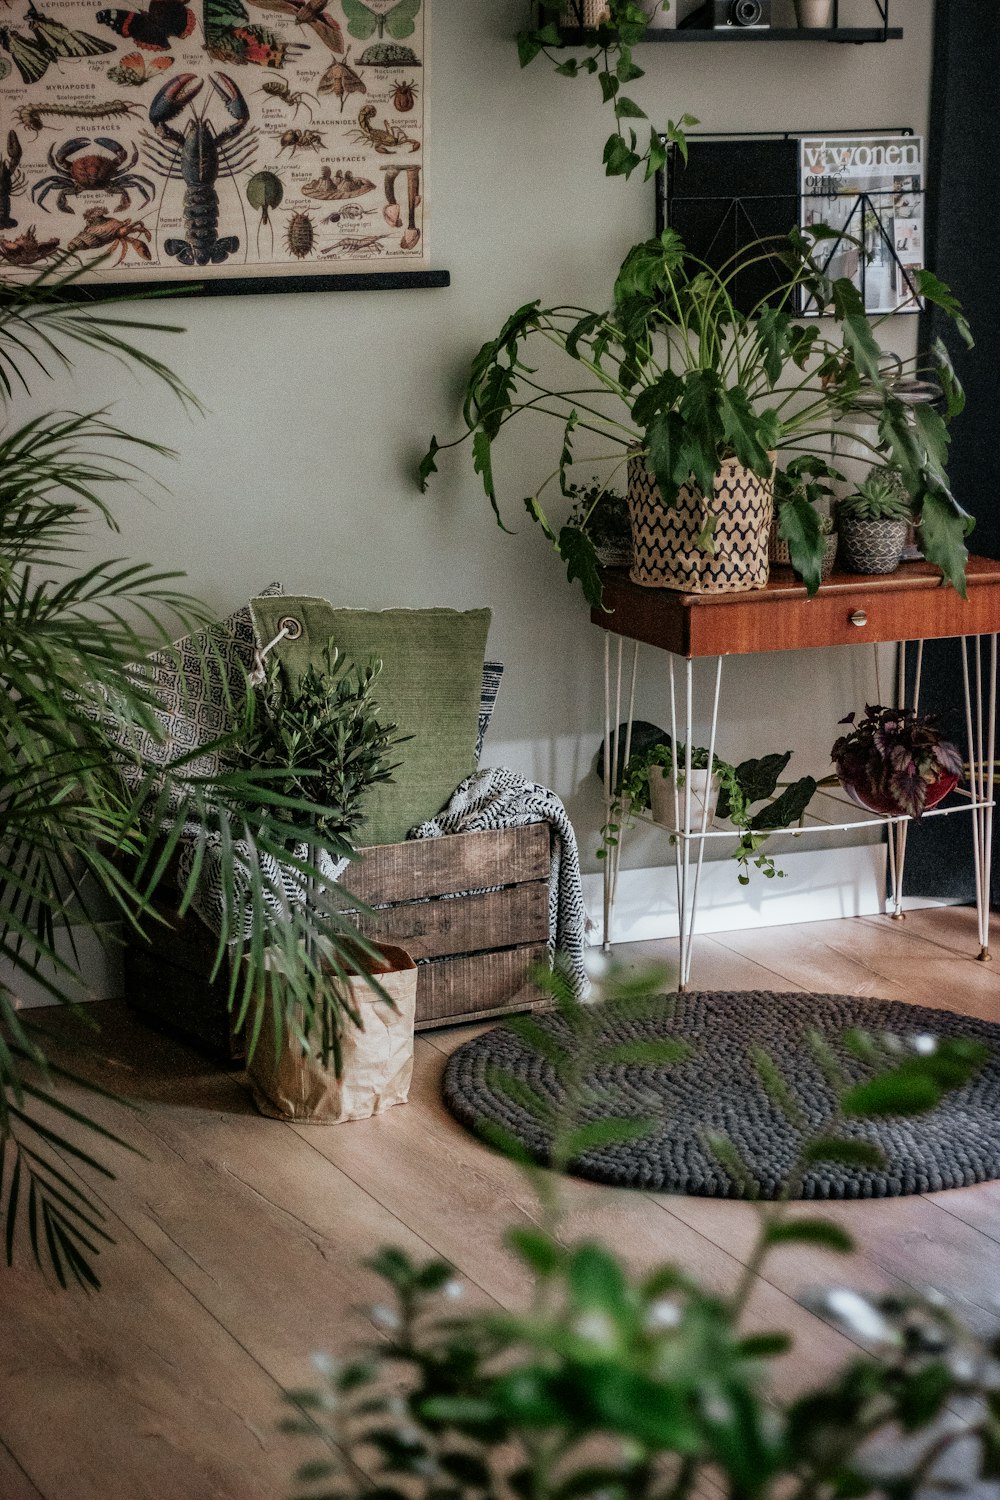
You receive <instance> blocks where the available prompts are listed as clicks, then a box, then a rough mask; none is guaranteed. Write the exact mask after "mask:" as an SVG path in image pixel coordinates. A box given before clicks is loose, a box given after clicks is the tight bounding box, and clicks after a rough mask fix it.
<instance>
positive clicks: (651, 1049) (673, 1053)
mask: <svg viewBox="0 0 1000 1500" xmlns="http://www.w3.org/2000/svg"><path fill="white" fill-rule="evenodd" d="M690 1055H691V1049H690V1047H689V1046H688V1045H687V1043H686V1042H671V1041H659V1042H620V1043H619V1044H618V1046H616V1047H611V1048H609V1049H608V1050H607V1051H606V1052H602V1053H601V1057H600V1061H601V1062H602V1063H635V1064H636V1065H637V1066H643V1067H653V1068H662V1067H666V1066H668V1065H669V1064H671V1063H680V1062H686V1061H687V1059H688V1058H689V1057H690Z"/></svg>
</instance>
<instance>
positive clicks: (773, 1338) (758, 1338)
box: [736, 1333, 794, 1359]
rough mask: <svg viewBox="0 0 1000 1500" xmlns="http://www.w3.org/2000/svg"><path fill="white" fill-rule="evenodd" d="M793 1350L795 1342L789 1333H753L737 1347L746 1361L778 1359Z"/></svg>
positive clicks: (741, 1340)
mask: <svg viewBox="0 0 1000 1500" xmlns="http://www.w3.org/2000/svg"><path fill="white" fill-rule="evenodd" d="M792 1348H794V1341H793V1339H792V1338H791V1336H790V1335H789V1334H787V1333H752V1334H749V1335H748V1337H747V1338H744V1339H740V1341H739V1343H738V1344H737V1346H736V1349H737V1353H738V1354H741V1355H742V1356H743V1358H744V1359H777V1358H778V1357H779V1356H780V1355H782V1354H787V1353H788V1352H789V1350H791V1349H792Z"/></svg>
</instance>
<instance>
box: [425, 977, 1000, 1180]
mask: <svg viewBox="0 0 1000 1500" xmlns="http://www.w3.org/2000/svg"><path fill="white" fill-rule="evenodd" d="M604 1016H605V1020H604V1025H603V1034H602V1041H603V1040H604V1039H605V1036H606V1039H607V1040H608V1042H609V1043H614V1042H630V1041H651V1040H655V1039H660V1038H673V1039H679V1040H683V1041H684V1042H686V1043H687V1045H688V1047H689V1048H690V1055H689V1056H688V1057H687V1059H686V1060H685V1061H683V1062H680V1063H673V1064H671V1065H669V1066H650V1065H636V1064H634V1063H628V1064H622V1063H617V1064H613V1065H605V1066H602V1067H601V1068H599V1069H597V1070H595V1073H594V1075H593V1076H592V1079H591V1080H590V1081H591V1083H592V1084H594V1085H595V1086H596V1087H595V1089H594V1098H593V1099H592V1100H590V1101H589V1102H588V1103H587V1105H586V1106H585V1108H584V1110H583V1117H584V1118H585V1119H599V1118H601V1116H602V1114H604V1115H607V1114H613V1115H616V1116H619V1117H621V1116H634V1117H640V1118H642V1117H647V1118H652V1119H655V1120H657V1121H658V1122H659V1123H658V1124H657V1126H656V1127H655V1129H654V1130H653V1131H652V1133H650V1134H649V1135H646V1136H644V1137H643V1138H642V1139H641V1140H637V1141H629V1142H627V1143H624V1144H622V1143H616V1144H614V1145H610V1146H603V1147H601V1148H599V1149H593V1150H589V1151H586V1152H584V1153H582V1154H581V1155H580V1157H579V1158H578V1159H577V1160H576V1161H575V1162H574V1163H573V1173H574V1175H575V1176H579V1177H587V1178H590V1179H591V1180H592V1181H595V1182H603V1183H607V1184H610V1185H612V1186H616V1187H633V1188H643V1189H647V1190H654V1191H661V1192H673V1193H688V1194H692V1195H697V1196H702V1197H714V1198H739V1197H743V1196H746V1194H745V1191H744V1190H743V1189H742V1188H741V1186H740V1184H739V1182H738V1181H736V1180H734V1178H733V1177H730V1176H729V1174H728V1173H727V1172H726V1171H725V1170H724V1168H723V1167H722V1166H721V1165H720V1163H719V1161H718V1160H717V1159H716V1157H715V1155H714V1154H713V1152H712V1150H711V1148H710V1147H709V1146H708V1144H707V1143H706V1136H710V1135H712V1134H713V1133H714V1134H718V1135H723V1136H726V1137H728V1139H729V1140H730V1141H731V1142H732V1144H733V1145H734V1146H736V1147H737V1148H738V1149H739V1151H740V1153H741V1155H742V1156H743V1158H744V1160H745V1161H746V1162H748V1163H749V1164H750V1165H752V1167H753V1171H754V1175H755V1176H756V1178H757V1180H758V1183H759V1185H760V1190H761V1194H762V1195H763V1196H764V1197H771V1198H773V1197H775V1196H777V1194H778V1193H780V1191H781V1189H782V1186H783V1184H784V1182H785V1180H786V1177H787V1175H788V1172H789V1168H790V1167H791V1165H792V1163H793V1162H794V1161H795V1159H796V1156H797V1154H798V1152H799V1149H800V1147H801V1144H802V1139H803V1138H802V1136H801V1135H800V1134H799V1132H798V1131H797V1130H796V1129H795V1128H794V1126H792V1125H791V1124H790V1123H789V1121H788V1120H787V1119H786V1118H785V1116H784V1115H783V1114H782V1113H781V1112H780V1111H779V1110H778V1109H776V1108H775V1107H774V1106H773V1105H772V1103H771V1102H770V1100H769V1099H768V1097H767V1094H766V1093H765V1092H764V1089H763V1088H762V1087H761V1084H760V1083H759V1081H758V1078H757V1074H756V1071H755V1068H754V1065H753V1062H752V1059H751V1056H750V1052H751V1049H752V1048H755V1047H759V1048H762V1049H763V1050H764V1051H766V1052H767V1053H769V1054H770V1056H771V1057H772V1058H773V1059H774V1061H775V1062H776V1063H777V1064H778V1066H779V1068H780V1069H781V1071H782V1073H783V1074H784V1076H785V1078H786V1080H787V1082H788V1084H789V1085H790V1087H791V1090H792V1092H793V1093H794V1095H795V1098H796V1099H797V1100H798V1103H799V1105H800V1107H801V1109H802V1111H803V1112H804V1114H805V1117H806V1118H807V1119H808V1121H809V1126H810V1131H809V1133H810V1135H812V1134H813V1133H814V1132H817V1131H821V1130H822V1128H823V1127H824V1125H825V1124H826V1123H827V1122H828V1121H829V1120H830V1118H831V1115H832V1112H833V1103H834V1094H833V1090H832V1088H831V1086H830V1085H829V1083H828V1082H827V1080H826V1078H825V1077H824V1074H823V1072H822V1070H821V1069H820V1067H819V1065H818V1063H817V1061H816V1058H815V1056H814V1052H813V1049H812V1045H811V1043H810V1039H809V1033H810V1032H811V1031H815V1032H818V1033H819V1034H820V1035H821V1036H822V1037H824V1038H825V1039H826V1040H827V1041H828V1042H829V1043H830V1045H831V1046H832V1047H833V1048H834V1050H835V1054H836V1057H837V1061H838V1063H839V1064H840V1066H841V1067H842V1069H843V1072H844V1074H845V1075H846V1077H847V1078H848V1079H849V1080H850V1081H852V1082H854V1081H857V1082H860V1081H862V1079H864V1078H866V1077H870V1076H871V1070H870V1069H869V1068H866V1067H865V1066H864V1065H863V1064H862V1063H860V1062H858V1061H857V1059H856V1058H854V1057H853V1056H852V1055H851V1054H850V1053H849V1052H847V1051H846V1050H845V1049H844V1047H843V1046H842V1044H841V1043H840V1041H839V1038H840V1037H841V1036H842V1034H843V1033H844V1032H845V1031H847V1030H849V1029H851V1028H857V1029H859V1030H863V1031H866V1032H869V1033H874V1034H878V1033H889V1034H892V1035H895V1036H898V1037H901V1038H904V1039H906V1038H913V1037H915V1036H918V1035H923V1034H929V1035H936V1036H959V1037H968V1038H972V1039H975V1040H978V1041H981V1042H984V1043H985V1044H986V1045H987V1046H988V1048H989V1049H990V1058H989V1060H988V1062H987V1063H986V1065H985V1066H984V1067H983V1069H982V1070H981V1071H980V1072H979V1073H977V1075H976V1076H975V1077H974V1078H973V1080H972V1081H971V1082H970V1083H968V1084H966V1085H965V1086H964V1087H962V1088H961V1089H959V1090H957V1091H955V1092H953V1093H951V1094H949V1095H946V1097H945V1099H944V1100H943V1102H942V1103H941V1104H940V1105H939V1106H938V1107H937V1108H936V1109H935V1110H932V1111H931V1112H929V1113H927V1114H924V1115H917V1116H914V1117H910V1118H906V1119H902V1118H895V1119H885V1120H878V1121H874V1120H854V1121H850V1122H849V1123H848V1124H847V1125H846V1126H843V1127H839V1128H840V1129H841V1130H842V1133H845V1134H849V1135H854V1136H857V1137H859V1138H861V1139H865V1140H868V1141H872V1142H874V1143H875V1144H876V1145H878V1146H880V1147H881V1149H882V1151H883V1152H884V1154H885V1165H884V1167H883V1168H882V1169H880V1170H878V1171H874V1170H870V1169H867V1168H859V1167H852V1166H846V1165H841V1164H838V1163H823V1164H821V1165H817V1166H815V1167H813V1168H811V1169H810V1171H809V1174H808V1175H807V1176H806V1178H805V1179H804V1181H803V1186H802V1192H801V1194H800V1196H801V1197H803V1198H884V1197H895V1196H899V1195H902V1194H905V1193H925V1192H936V1191H939V1190H940V1189H943V1188H957V1187H967V1186H968V1185H969V1184H970V1183H974V1182H985V1181H988V1180H990V1179H992V1178H1000V1025H995V1024H993V1023H991V1022H987V1021H977V1020H972V1019H970V1018H968V1017H965V1016H958V1015H955V1014H953V1013H952V1012H950V1011H941V1010H929V1009H927V1008H925V1007H923V1006H913V1005H904V1004H900V1003H898V1002H895V1001H884V1000H857V999H855V998H854V997H853V996H849V995H794V994H793V995H785V994H775V993H771V992H768V991H756V992H746V991H744V992H738V993H733V994H729V993H724V992H714V993H701V994H698V993H695V994H688V995H676V996H668V997H664V1003H663V1007H662V1010H660V1009H656V1010H655V1011H654V1012H653V1013H652V1014H649V1013H646V1014H644V1015H642V1016H641V1017H640V1018H638V1019H637V1018H636V1017H635V1016H634V1014H630V1013H629V1012H628V1011H626V1010H623V1008H622V1007H621V1006H617V1005H615V1004H614V1003H609V1004H607V1005H606V1006H605V1007H604ZM536 1019H537V1020H538V1021H539V1023H540V1024H541V1025H542V1026H543V1027H545V1028H546V1030H547V1031H548V1032H549V1033H550V1034H551V1035H552V1036H553V1038H555V1039H556V1040H559V1041H562V1042H568V1041H569V1037H570V1032H569V1031H568V1029H567V1026H566V1023H565V1022H564V1021H563V1020H562V1019H561V1018H560V1017H559V1016H558V1015H546V1016H540V1017H537V1018H536ZM504 1074H506V1075H508V1076H509V1075H513V1077H514V1078H515V1079H519V1080H520V1081H521V1082H522V1083H523V1084H527V1085H529V1086H530V1088H532V1089H534V1090H536V1091H537V1092H538V1093H540V1094H541V1095H542V1096H543V1097H544V1098H546V1099H547V1100H549V1101H555V1100H556V1098H557V1089H558V1085H557V1080H556V1076H555V1074H554V1071H553V1068H552V1066H551V1064H550V1063H549V1062H547V1061H546V1060H545V1058H544V1057H542V1056H541V1055H540V1054H539V1053H538V1052H537V1051H536V1050H534V1049H532V1048H531V1047H529V1046H528V1045H527V1044H526V1043H525V1042H524V1041H522V1040H521V1039H520V1037H518V1035H517V1034H516V1032H514V1031H512V1030H510V1029H509V1028H508V1027H506V1026H498V1027H496V1028H495V1029H494V1030H492V1031H488V1032H486V1033H484V1034H483V1035H482V1036H479V1037H476V1038H475V1039H474V1040H473V1041H471V1042H466V1043H465V1045H464V1046H462V1047H460V1048H459V1049H458V1050H457V1052H455V1053H454V1054H453V1055H452V1057H451V1058H450V1059H449V1062H448V1066H447V1069H446V1071H445V1077H444V1099H445V1103H446V1104H447V1106H448V1108H449V1109H450V1110H451V1112H452V1114H453V1115H455V1117H456V1118H457V1119H458V1120H460V1121H461V1123H462V1124H463V1125H465V1126H467V1127H468V1128H469V1129H470V1130H473V1131H476V1132H482V1131H483V1130H484V1128H487V1127H488V1126H489V1125H490V1124H492V1125H494V1126H500V1127H502V1128H503V1129H504V1130H506V1131H507V1132H509V1133H511V1134H513V1135H514V1136H515V1137H516V1138H517V1139H518V1140H519V1141H520V1142H521V1144H522V1145H523V1146H524V1147H525V1148H526V1149H527V1151H528V1152H529V1153H530V1155H531V1156H532V1157H533V1158H534V1159H535V1160H536V1161H540V1162H545V1161H546V1160H547V1152H548V1142H547V1140H546V1132H545V1130H544V1128H543V1127H542V1126H540V1125H539V1124H538V1122H537V1121H536V1119H535V1118H534V1116H533V1115H532V1113H531V1112H530V1111H529V1110H528V1109H527V1108H525V1107H524V1105H523V1104H521V1103H517V1102H515V1100H514V1099H513V1098H512V1097H511V1092H510V1091H509V1089H505V1088H503V1087H502V1086H501V1082H500V1076H499V1075H504ZM514 1093H515V1094H516V1093H517V1086H516V1085H515V1086H514ZM611 1101H613V1102H611Z"/></svg>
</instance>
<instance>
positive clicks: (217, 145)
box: [143, 73, 257, 266]
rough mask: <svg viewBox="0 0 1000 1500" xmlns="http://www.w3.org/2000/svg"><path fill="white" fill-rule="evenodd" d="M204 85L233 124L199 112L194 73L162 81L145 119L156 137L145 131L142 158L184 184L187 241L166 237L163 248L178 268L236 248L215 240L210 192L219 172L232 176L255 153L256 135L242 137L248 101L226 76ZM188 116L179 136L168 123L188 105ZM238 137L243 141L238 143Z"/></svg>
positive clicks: (232, 241)
mask: <svg viewBox="0 0 1000 1500" xmlns="http://www.w3.org/2000/svg"><path fill="white" fill-rule="evenodd" d="M208 81H209V83H210V84H211V86H212V89H213V90H214V91H215V94H216V95H217V96H218V98H219V99H221V100H222V101H223V103H224V104H225V108H226V111H227V113H229V114H230V115H231V116H232V118H233V123H232V124H231V125H227V126H226V128H225V129H224V130H216V128H215V126H214V125H213V124H212V123H211V122H210V121H209V120H207V119H206V118H205V114H206V111H205V109H203V110H202V111H201V113H200V114H199V113H198V112H197V111H196V110H195V108H194V107H193V104H192V101H193V100H194V98H195V97H196V96H197V95H198V94H199V93H200V92H201V90H202V88H203V87H204V83H205V80H204V79H203V78H197V77H196V75H195V74H194V73H179V74H178V75H177V77H176V78H172V79H171V80H170V82H169V83H165V84H164V85H163V87H162V88H161V89H160V91H159V93H158V94H157V95H156V97H155V98H154V100H153V102H152V104H151V105H150V107H149V120H150V124H151V125H152V127H153V130H154V131H155V132H156V136H157V137H158V139H155V140H154V139H153V138H152V137H151V136H150V135H149V134H148V133H145V132H144V135H143V139H144V140H145V142H146V156H147V160H148V161H149V164H150V166H151V167H152V169H153V171H154V172H156V173H158V175H159V176H161V177H164V178H167V179H170V178H172V177H176V178H180V179H181V180H182V181H183V183H184V228H185V230H186V232H187V239H183V240H182V239H167V240H164V242H163V248H164V250H165V251H166V253H167V255H172V256H176V258H177V259H178V260H179V261H180V263H181V265H183V266H207V265H213V266H217V265H221V264H222V262H223V261H224V260H227V259H228V258H229V256H230V255H233V254H234V253H235V252H236V251H237V250H238V249H239V248H240V242H239V239H238V237H237V236H236V235H234V234H229V235H225V236H222V237H221V238H220V236H219V233H218V229H219V197H218V194H217V193H216V191H215V184H216V181H217V180H218V176H219V172H220V170H222V171H225V172H228V173H229V174H230V176H235V174H236V173H237V172H241V171H243V169H244V168H245V167H248V166H249V165H250V163H251V161H252V160H253V158H254V155H255V153H256V150H257V139H256V136H257V133H256V131H255V130H251V131H249V132H247V134H246V135H244V134H243V133H244V131H246V128H247V125H248V123H249V120H250V111H249V109H248V107H247V102H246V100H245V99H244V97H243V95H242V94H241V93H240V91H239V89H238V88H237V86H236V83H235V81H234V80H233V79H232V78H230V77H229V75H228V73H212V74H210V75H209V79H208ZM189 105H190V106H191V118H190V119H189V120H188V123H187V128H186V129H185V131H184V133H183V135H182V134H181V132H180V131H179V130H175V129H174V127H173V125H171V123H170V121H171V120H173V119H175V118H176V117H177V116H178V115H179V114H181V112H182V111H183V110H184V109H186V108H187V107H188V106H189ZM241 136H242V139H241V140H240V139H238V138H239V137H241Z"/></svg>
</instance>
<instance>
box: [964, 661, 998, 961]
mask: <svg viewBox="0 0 1000 1500" xmlns="http://www.w3.org/2000/svg"><path fill="white" fill-rule="evenodd" d="M983 639H984V638H983V637H981V636H976V635H973V636H963V637H962V642H961V646H962V686H963V688H964V690H965V731H966V738H967V741H968V749H969V789H970V791H971V793H972V857H973V860H974V862H975V873H976V915H977V918H978V924H979V957H980V959H981V960H982V961H983V963H989V962H990V960H991V954H990V887H991V881H992V873H993V796H994V790H995V773H996V715H997V637H996V636H995V635H992V636H988V637H986V638H985V639H986V640H988V642H989V646H988V661H987V666H986V699H985V705H984V700H983V686H984V684H983V659H982V641H983Z"/></svg>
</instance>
